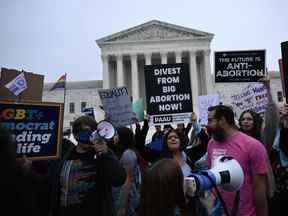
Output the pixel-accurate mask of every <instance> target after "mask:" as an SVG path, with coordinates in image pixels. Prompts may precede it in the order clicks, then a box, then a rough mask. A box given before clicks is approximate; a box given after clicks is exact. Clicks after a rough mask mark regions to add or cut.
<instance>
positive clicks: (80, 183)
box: [51, 116, 126, 216]
mask: <svg viewBox="0 0 288 216" xmlns="http://www.w3.org/2000/svg"><path fill="white" fill-rule="evenodd" d="M96 129H97V123H96V121H95V120H94V119H92V118H91V117H89V116H81V117H79V118H78V119H76V120H75V121H74V123H73V128H72V132H73V135H74V137H75V139H76V140H77V142H78V144H77V146H75V147H73V148H71V149H69V150H68V151H67V152H66V154H65V155H64V157H63V159H62V161H61V162H60V164H59V168H58V169H57V170H58V173H57V174H56V179H55V183H54V190H53V191H54V193H53V194H52V198H53V199H52V200H53V201H54V203H52V205H51V211H52V213H53V215H61V216H79V215H90V214H92V213H94V214H95V215H100V216H110V215H112V209H113V208H112V207H113V205H112V186H120V185H122V184H123V183H124V182H125V179H126V172H125V169H124V168H123V166H121V164H120V163H119V161H118V160H117V158H116V156H115V155H114V154H113V153H112V151H111V150H110V149H108V147H107V142H106V140H105V139H101V138H99V139H95V140H93V141H91V135H93V134H92V133H93V132H95V131H96Z"/></svg>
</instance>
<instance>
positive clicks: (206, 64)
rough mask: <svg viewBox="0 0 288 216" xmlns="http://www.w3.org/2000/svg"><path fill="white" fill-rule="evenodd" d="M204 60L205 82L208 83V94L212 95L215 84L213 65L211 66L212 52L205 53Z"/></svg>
mask: <svg viewBox="0 0 288 216" xmlns="http://www.w3.org/2000/svg"><path fill="white" fill-rule="evenodd" d="M203 55H204V57H203V59H204V73H205V78H206V79H205V81H206V89H207V94H211V93H212V92H213V82H212V75H211V64H210V50H204V51H203Z"/></svg>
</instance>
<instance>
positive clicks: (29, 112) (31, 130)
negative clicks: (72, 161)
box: [0, 101, 63, 160]
mask: <svg viewBox="0 0 288 216" xmlns="http://www.w3.org/2000/svg"><path fill="white" fill-rule="evenodd" d="M62 119H63V104H61V103H11V102H5V101H0V122H1V125H2V126H4V127H5V128H7V129H8V130H10V131H11V132H12V133H13V136H14V140H15V143H16V154H17V156H18V157H20V156H21V155H26V156H27V157H28V158H30V159H32V160H39V159H57V158H58V157H59V148H60V143H61V131H62V130H61V129H62V121H63V120H62Z"/></svg>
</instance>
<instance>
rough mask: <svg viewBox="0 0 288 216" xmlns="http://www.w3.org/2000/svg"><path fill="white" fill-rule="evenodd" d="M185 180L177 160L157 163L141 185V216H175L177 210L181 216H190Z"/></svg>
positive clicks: (164, 160)
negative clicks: (184, 185)
mask: <svg viewBox="0 0 288 216" xmlns="http://www.w3.org/2000/svg"><path fill="white" fill-rule="evenodd" d="M183 180H184V179H183V173H182V171H181V168H180V166H179V164H178V163H177V162H176V161H175V160H171V159H162V160H160V161H158V162H157V163H155V164H154V165H153V166H152V167H151V168H150V169H149V171H148V172H147V174H146V175H145V176H144V179H143V182H142V184H141V190H140V193H141V202H140V209H139V216H159V215H163V216H164V215H165V216H174V215H175V214H176V211H177V210H176V209H178V212H179V215H188V212H187V206H186V201H185V196H184V191H183ZM191 216H193V215H192V214H191Z"/></svg>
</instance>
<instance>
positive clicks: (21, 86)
mask: <svg viewBox="0 0 288 216" xmlns="http://www.w3.org/2000/svg"><path fill="white" fill-rule="evenodd" d="M5 87H6V88H8V89H9V90H10V91H11V92H12V93H13V94H14V95H15V96H18V95H19V94H21V92H23V91H24V90H25V89H27V82H26V79H25V75H24V73H21V74H19V75H18V76H17V77H16V78H14V79H13V80H11V81H10V82H9V83H7V84H6V85H5Z"/></svg>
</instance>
